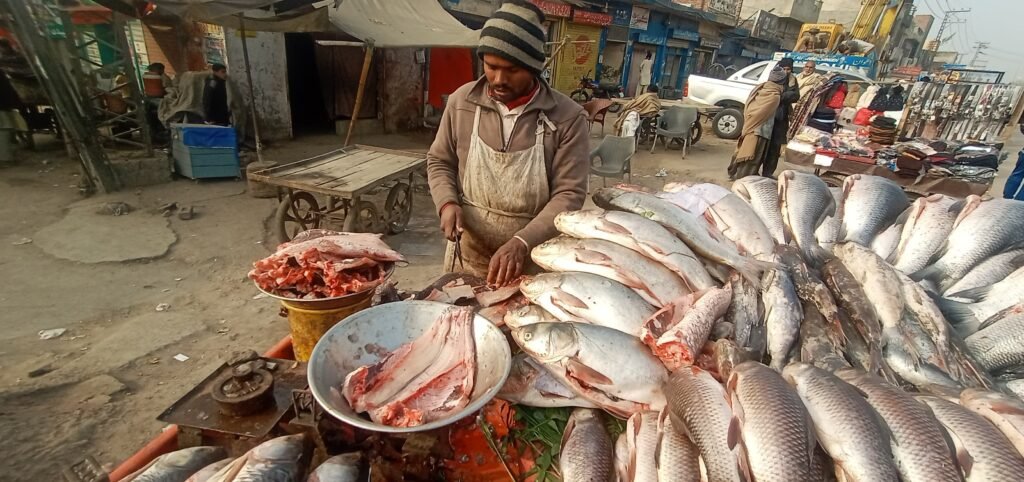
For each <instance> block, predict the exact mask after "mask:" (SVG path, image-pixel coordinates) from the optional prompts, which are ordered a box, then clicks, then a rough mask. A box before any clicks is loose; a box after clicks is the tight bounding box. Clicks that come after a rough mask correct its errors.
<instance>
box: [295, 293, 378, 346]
mask: <svg viewBox="0 0 1024 482" xmlns="http://www.w3.org/2000/svg"><path fill="white" fill-rule="evenodd" d="M360 298H361V299H359V300H354V301H355V303H353V304H351V305H349V306H343V307H340V308H331V309H327V310H311V309H309V308H306V307H302V308H300V307H297V306H295V305H293V304H291V303H289V302H287V301H282V302H281V305H282V306H284V309H285V311H287V312H288V325H290V326H291V330H292V350H293V351H294V352H295V359H296V360H299V361H309V355H310V353H312V352H313V347H314V346H316V342H318V341H320V337H322V336H324V333H327V330H329V329H330V328H331V327H332V326H334V325H336V324H338V322H339V321H341V320H344V319H345V318H346V317H348V316H349V315H351V314H352V313H355V312H357V311H361V310H364V309H366V308H369V306H370V304H371V303H372V302H373V296H366V297H360Z"/></svg>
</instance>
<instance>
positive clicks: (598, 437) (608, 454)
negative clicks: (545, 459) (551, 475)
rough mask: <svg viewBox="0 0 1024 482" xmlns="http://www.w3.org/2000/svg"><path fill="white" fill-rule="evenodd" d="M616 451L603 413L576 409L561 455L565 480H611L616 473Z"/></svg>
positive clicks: (600, 481)
mask: <svg viewBox="0 0 1024 482" xmlns="http://www.w3.org/2000/svg"><path fill="white" fill-rule="evenodd" d="M614 450H615V448H614V446H613V444H612V439H611V436H609V435H608V431H607V430H605V428H604V422H603V419H602V417H601V414H600V412H598V411H597V410H591V409H587V408H577V409H576V410H573V412H572V415H570V416H569V423H568V424H567V425H566V428H565V432H564V434H563V435H562V448H561V450H560V451H559V455H558V469H559V471H560V472H561V475H562V481H563V482H610V481H611V480H613V479H614V477H613V476H614V473H615V453H614Z"/></svg>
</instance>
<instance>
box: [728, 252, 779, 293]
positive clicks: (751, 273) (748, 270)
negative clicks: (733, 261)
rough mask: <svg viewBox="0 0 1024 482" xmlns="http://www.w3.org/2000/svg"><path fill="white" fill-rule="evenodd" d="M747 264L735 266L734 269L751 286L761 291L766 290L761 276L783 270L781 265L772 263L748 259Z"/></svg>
mask: <svg viewBox="0 0 1024 482" xmlns="http://www.w3.org/2000/svg"><path fill="white" fill-rule="evenodd" d="M746 261H747V262H746V263H743V265H741V266H733V269H734V270H736V272H737V273H739V275H740V276H742V277H744V278H746V280H747V281H749V282H750V284H752V285H754V286H757V287H758V288H760V289H764V284H763V282H762V279H761V276H762V275H763V274H764V273H767V272H770V271H774V270H777V269H782V267H781V265H779V264H778V263H775V262H772V261H758V260H756V259H753V258H746Z"/></svg>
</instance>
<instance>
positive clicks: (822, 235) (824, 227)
mask: <svg viewBox="0 0 1024 482" xmlns="http://www.w3.org/2000/svg"><path fill="white" fill-rule="evenodd" d="M828 191H829V192H831V193H832V198H833V199H835V202H836V206H839V201H841V200H842V199H843V189H842V188H839V187H829V188H828ZM842 229H843V222H842V220H840V219H839V218H838V217H836V216H829V217H827V218H825V220H824V221H822V222H821V226H818V229H816V230H815V231H814V238H815V239H817V240H818V244H820V245H821V247H822V248H825V249H826V250H828V251H831V250H832V245H834V244H836V242H838V241H839V232H840V231H842Z"/></svg>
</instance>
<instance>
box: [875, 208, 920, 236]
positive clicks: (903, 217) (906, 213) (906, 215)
mask: <svg viewBox="0 0 1024 482" xmlns="http://www.w3.org/2000/svg"><path fill="white" fill-rule="evenodd" d="M913 212H914V206H913V205H911V206H910V207H909V208H907V209H904V210H903V212H902V213H900V215H899V216H896V220H895V221H893V223H892V224H893V225H896V224H904V225H905V224H907V220H908V219H910V214H911V213H913ZM886 229H888V228H886ZM882 231H884V229H883V230H882Z"/></svg>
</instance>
